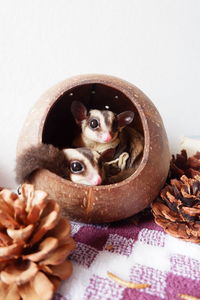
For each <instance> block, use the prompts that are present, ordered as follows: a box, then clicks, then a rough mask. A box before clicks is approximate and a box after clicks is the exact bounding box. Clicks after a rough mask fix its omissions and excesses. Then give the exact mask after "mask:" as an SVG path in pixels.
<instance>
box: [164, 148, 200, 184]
mask: <svg viewBox="0 0 200 300" xmlns="http://www.w3.org/2000/svg"><path fill="white" fill-rule="evenodd" d="M183 175H186V176H187V177H190V178H192V177H194V176H195V175H200V152H197V153H196V154H195V155H193V156H191V157H189V158H188V156H187V152H186V150H182V151H181V154H177V155H176V157H175V156H174V155H172V159H171V162H170V171H169V178H168V180H170V179H172V178H178V179H179V178H180V177H181V176H183Z"/></svg>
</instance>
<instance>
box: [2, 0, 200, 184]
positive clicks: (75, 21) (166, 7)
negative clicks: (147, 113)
mask: <svg viewBox="0 0 200 300" xmlns="http://www.w3.org/2000/svg"><path fill="white" fill-rule="evenodd" d="M81 73H105V74H111V75H115V76H118V77H121V78H123V79H126V80H128V81H130V82H132V83H134V84H135V85H136V86H138V87H139V88H140V89H142V90H143V91H144V92H145V93H146V94H147V95H148V96H149V97H150V99H151V100H152V101H153V102H154V104H155V105H156V106H157V108H158V110H159V111H160V113H161V116H162V117H163V120H164V123H165V127H166V130H167V133H168V137H169V142H170V147H171V151H172V152H176V151H177V149H178V146H177V145H178V139H179V137H180V136H181V135H186V136H193V135H200V117H199V115H200V92H199V89H200V1H199V0H42V1H41V0H18V1H16V0H0V103H1V109H0V137H1V147H0V185H1V186H8V187H15V181H14V171H13V170H14V166H15V149H16V143H17V138H18V135H19V132H20V129H21V127H22V125H23V122H24V120H25V117H26V115H27V113H28V111H29V110H30V108H31V107H32V106H33V105H34V103H35V101H36V100H37V99H38V98H39V96H40V95H41V94H42V93H43V92H44V91H45V90H46V89H48V88H49V87H51V86H52V85H54V84H55V83H57V82H58V81H60V80H63V79H65V78H67V77H70V76H73V75H76V74H81Z"/></svg>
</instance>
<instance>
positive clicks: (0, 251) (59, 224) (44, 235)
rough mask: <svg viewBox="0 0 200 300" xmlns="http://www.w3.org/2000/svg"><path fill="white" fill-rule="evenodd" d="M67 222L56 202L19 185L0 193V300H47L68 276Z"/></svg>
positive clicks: (70, 242) (69, 245)
mask: <svg viewBox="0 0 200 300" xmlns="http://www.w3.org/2000/svg"><path fill="white" fill-rule="evenodd" d="M69 234H70V224H69V223H68V222H67V221H66V220H65V219H64V218H62V217H61V211H60V206H59V205H58V203H57V202H55V201H53V200H48V199H47V194H46V193H45V192H43V191H37V190H36V191H35V190H34V187H33V186H32V185H29V184H24V185H22V189H21V195H20V196H18V195H16V194H14V193H12V192H10V191H9V190H6V189H3V190H2V191H1V192H0V300H10V299H12V300H22V299H23V300H50V299H51V298H52V296H53V293H54V291H55V290H56V289H57V288H58V286H59V283H60V281H61V280H62V279H67V278H68V277H69V276H70V275H71V272H72V265H71V262H70V261H67V260H66V258H67V256H68V255H69V253H70V252H71V251H72V250H73V249H74V247H75V243H74V240H73V239H72V238H71V237H70V236H69Z"/></svg>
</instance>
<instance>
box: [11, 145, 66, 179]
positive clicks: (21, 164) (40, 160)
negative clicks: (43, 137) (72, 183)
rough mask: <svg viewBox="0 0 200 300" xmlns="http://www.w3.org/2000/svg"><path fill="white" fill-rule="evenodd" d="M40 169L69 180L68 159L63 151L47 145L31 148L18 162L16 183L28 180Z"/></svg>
mask: <svg viewBox="0 0 200 300" xmlns="http://www.w3.org/2000/svg"><path fill="white" fill-rule="evenodd" d="M38 169H47V170H49V171H51V172H53V173H55V174H57V175H59V176H61V177H63V178H67V159H66V156H65V154H64V152H63V151H62V150H59V149H58V148H56V147H54V146H52V145H46V144H39V145H37V146H31V147H30V148H28V149H27V150H26V151H25V152H24V153H22V154H21V155H20V156H19V157H18V158H17V160H16V168H15V171H16V181H17V183H18V184H20V183H23V182H25V181H27V180H28V178H29V176H30V175H31V174H32V173H33V172H34V171H36V170H38Z"/></svg>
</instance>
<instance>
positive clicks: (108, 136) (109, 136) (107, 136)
mask: <svg viewBox="0 0 200 300" xmlns="http://www.w3.org/2000/svg"><path fill="white" fill-rule="evenodd" d="M103 139H104V141H105V142H110V141H111V140H112V136H111V134H110V133H109V132H108V133H104V135H103Z"/></svg>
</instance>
